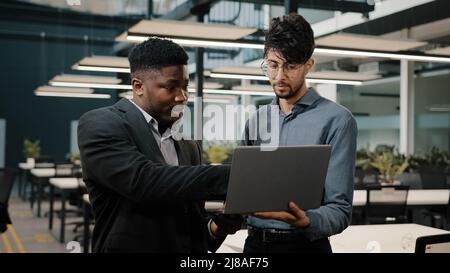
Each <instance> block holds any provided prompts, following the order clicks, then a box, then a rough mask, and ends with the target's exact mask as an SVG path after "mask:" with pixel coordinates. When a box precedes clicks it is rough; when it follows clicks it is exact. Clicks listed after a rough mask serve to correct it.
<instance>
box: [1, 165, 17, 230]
mask: <svg viewBox="0 0 450 273" xmlns="http://www.w3.org/2000/svg"><path fill="white" fill-rule="evenodd" d="M15 177H16V171H15V170H14V169H5V168H1V169H0V233H3V232H5V231H6V229H7V225H8V224H11V218H10V217H9V213H8V202H9V197H10V196H11V191H12V187H13V184H14V179H15Z"/></svg>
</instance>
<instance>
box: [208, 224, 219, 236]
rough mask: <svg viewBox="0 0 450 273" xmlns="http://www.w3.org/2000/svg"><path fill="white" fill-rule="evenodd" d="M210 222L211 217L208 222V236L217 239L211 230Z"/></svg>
mask: <svg viewBox="0 0 450 273" xmlns="http://www.w3.org/2000/svg"><path fill="white" fill-rule="evenodd" d="M211 224H212V219H209V222H208V232H209V236H210V237H211V238H212V239H213V240H217V239H219V237H217V236H215V235H214V234H213V233H212V231H211Z"/></svg>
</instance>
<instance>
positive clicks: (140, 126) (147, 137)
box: [115, 98, 166, 163]
mask: <svg viewBox="0 0 450 273" xmlns="http://www.w3.org/2000/svg"><path fill="white" fill-rule="evenodd" d="M115 106H116V107H117V109H119V111H121V112H123V113H124V115H125V117H126V119H127V121H128V122H129V123H130V125H131V127H132V128H133V129H134V130H135V131H136V135H137V137H138V139H139V142H140V143H139V144H141V145H143V146H144V147H146V148H147V152H148V154H147V155H148V156H151V157H152V158H155V159H156V160H157V161H158V162H160V163H165V162H166V161H165V160H164V157H163V155H162V153H161V150H160V149H159V147H158V143H157V142H156V140H155V137H154V136H153V133H152V130H151V129H150V126H149V125H148V124H147V122H146V120H145V118H144V116H143V115H142V113H141V112H140V111H139V109H137V108H136V106H134V105H133V104H132V103H131V102H130V101H128V99H125V98H123V99H121V100H120V101H118V102H117V103H116V104H115Z"/></svg>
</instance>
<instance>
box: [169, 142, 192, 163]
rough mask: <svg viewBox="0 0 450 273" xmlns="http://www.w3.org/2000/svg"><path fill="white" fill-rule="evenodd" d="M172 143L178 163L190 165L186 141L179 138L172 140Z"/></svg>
mask: <svg viewBox="0 0 450 273" xmlns="http://www.w3.org/2000/svg"><path fill="white" fill-rule="evenodd" d="M173 143H174V145H175V149H176V151H177V156H178V165H180V166H182V165H192V164H191V160H190V156H189V151H188V148H189V147H187V145H186V143H185V142H184V140H183V139H182V140H180V141H176V140H174V142H173Z"/></svg>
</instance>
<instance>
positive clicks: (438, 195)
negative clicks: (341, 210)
mask: <svg viewBox="0 0 450 273" xmlns="http://www.w3.org/2000/svg"><path fill="white" fill-rule="evenodd" d="M449 198H450V190H447V189H440V190H415V189H414V190H409V191H408V199H407V201H406V204H407V205H408V206H434V205H447V204H448V201H449ZM366 202H367V191H366V190H355V191H354V192H353V206H354V207H358V206H365V205H366Z"/></svg>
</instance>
